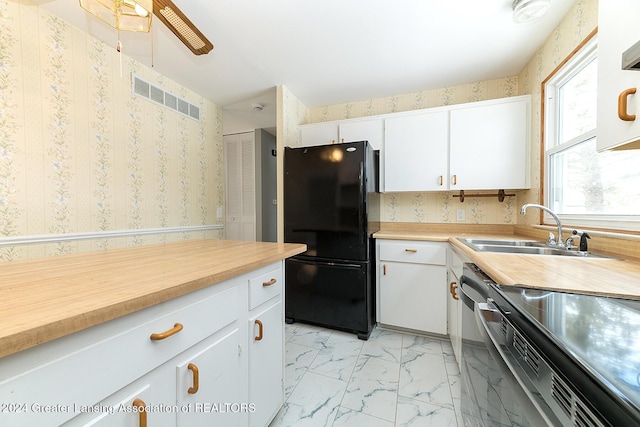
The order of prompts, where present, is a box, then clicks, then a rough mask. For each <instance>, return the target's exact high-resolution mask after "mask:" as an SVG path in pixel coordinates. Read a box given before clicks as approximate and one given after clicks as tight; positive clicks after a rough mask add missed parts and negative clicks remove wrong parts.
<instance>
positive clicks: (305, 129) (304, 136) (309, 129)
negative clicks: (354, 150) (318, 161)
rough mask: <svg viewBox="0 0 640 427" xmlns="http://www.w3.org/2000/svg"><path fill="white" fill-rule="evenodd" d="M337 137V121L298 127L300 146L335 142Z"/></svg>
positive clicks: (337, 140)
mask: <svg viewBox="0 0 640 427" xmlns="http://www.w3.org/2000/svg"><path fill="white" fill-rule="evenodd" d="M337 142H339V139H338V124H337V123H322V124H313V125H307V126H301V127H300V146H301V147H312V146H314V145H325V144H335V143H337Z"/></svg>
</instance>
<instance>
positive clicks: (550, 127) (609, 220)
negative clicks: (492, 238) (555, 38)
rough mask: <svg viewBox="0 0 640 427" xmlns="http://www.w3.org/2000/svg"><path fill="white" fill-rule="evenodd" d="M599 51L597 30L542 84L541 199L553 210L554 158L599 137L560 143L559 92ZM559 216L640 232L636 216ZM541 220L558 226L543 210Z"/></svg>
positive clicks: (599, 226)
mask: <svg viewBox="0 0 640 427" xmlns="http://www.w3.org/2000/svg"><path fill="white" fill-rule="evenodd" d="M597 52H598V50H597V30H594V31H593V32H592V33H591V34H590V35H589V36H588V37H587V38H585V39H584V40H583V41H582V42H581V43H580V44H579V45H578V46H577V47H576V48H575V49H574V50H573V51H572V52H571V53H570V54H569V55H568V56H567V57H566V58H565V59H564V60H563V61H562V62H561V63H560V64H559V65H558V66H557V67H556V68H555V69H554V70H553V71H552V72H551V73H550V74H549V76H547V78H546V79H544V80H543V81H542V83H541V103H542V105H541V118H542V120H541V132H540V136H541V138H540V163H541V171H540V176H541V185H540V193H541V194H540V200H541V201H542V204H544V205H545V206H549V207H552V203H551V202H550V200H549V198H550V196H551V190H550V187H549V186H550V184H551V178H552V176H551V174H552V171H551V161H550V159H551V156H552V155H553V154H556V153H558V152H561V151H563V150H566V149H568V148H571V147H574V146H576V145H578V144H581V143H583V142H586V141H588V140H589V139H591V138H595V137H596V134H597V127H596V128H594V129H592V130H589V131H588V132H585V133H583V134H581V135H579V136H578V137H574V138H573V139H571V140H569V141H567V142H565V143H558V138H559V136H558V120H557V115H558V112H557V110H558V108H557V101H556V99H555V98H557V93H558V91H557V88H558V87H560V86H561V85H562V84H564V83H565V82H566V81H567V80H569V79H570V78H571V77H574V76H575V75H576V74H578V73H579V72H580V71H581V70H582V69H583V68H584V66H585V65H586V64H588V63H590V62H591V61H592V60H593V59H594V58H595V59H597V58H598V55H597ZM550 99H551V101H550ZM549 142H551V144H549ZM547 147H549V148H547ZM558 216H559V217H560V219H561V220H562V223H563V225H571V226H576V227H581V228H590V229H605V230H624V231H640V216H636V215H605V214H589V215H584V214H581V215H576V214H560V213H558ZM540 218H541V224H543V225H555V221H554V220H553V219H552V218H551V216H550V215H549V214H547V213H545V212H542V211H541V213H540Z"/></svg>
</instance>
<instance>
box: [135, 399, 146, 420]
mask: <svg viewBox="0 0 640 427" xmlns="http://www.w3.org/2000/svg"><path fill="white" fill-rule="evenodd" d="M133 406H136V407H137V408H138V424H139V425H140V427H147V410H146V407H147V404H146V403H144V400H142V399H140V398H136V399H135V400H134V401H133Z"/></svg>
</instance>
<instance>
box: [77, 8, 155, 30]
mask: <svg viewBox="0 0 640 427" xmlns="http://www.w3.org/2000/svg"><path fill="white" fill-rule="evenodd" d="M80 7H82V8H83V9H84V10H86V11H87V12H89V13H90V14H92V15H93V16H95V17H97V18H98V19H100V20H101V21H104V22H106V23H107V24H109V25H111V26H112V27H113V28H115V29H117V30H123V31H138V32H146V33H148V32H149V30H151V13H152V12H153V0H80Z"/></svg>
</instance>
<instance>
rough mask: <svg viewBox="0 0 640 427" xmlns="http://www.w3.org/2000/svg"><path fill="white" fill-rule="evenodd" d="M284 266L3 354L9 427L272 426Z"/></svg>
mask: <svg viewBox="0 0 640 427" xmlns="http://www.w3.org/2000/svg"><path fill="white" fill-rule="evenodd" d="M282 265H283V261H282V262H277V263H274V264H271V265H269V266H266V267H263V268H260V269H258V270H255V271H253V272H250V273H246V274H243V275H241V276H238V277H235V278H232V279H229V280H226V281H224V282H221V283H218V284H215V285H212V286H210V287H208V288H205V289H202V290H199V291H195V292H192V293H189V294H186V295H183V296H181V297H177V298H175V299H173V300H170V301H166V302H163V303H160V304H157V305H155V306H152V307H149V308H146V309H144V310H140V311H138V312H134V313H132V314H129V315H126V316H123V317H120V318H117V319H114V320H111V321H109V322H106V323H103V324H101V325H98V326H94V327H92V328H88V329H85V330H83V331H80V332H77V333H74V334H71V335H68V336H65V337H63V338H59V339H56V340H53V341H50V342H47V343H45V344H41V345H39V346H36V347H33V348H30V349H28V350H25V351H22V352H19V353H16V354H12V355H10V356H6V357H4V358H1V359H0V396H1V398H0V400H1V403H3V404H7V405H12V406H10V407H11V408H15V410H13V409H12V410H11V411H2V412H0V426H5V425H6V426H16V427H19V426H35V425H43V426H44V425H65V426H109V427H119V426H126V427H133V426H138V425H149V426H188V427H192V426H211V425H224V426H238V427H244V426H247V425H251V426H266V425H268V424H269V422H270V421H271V420H272V419H273V418H274V417H275V415H276V414H277V412H278V410H279V409H280V407H281V406H282V404H283V403H284V310H283V304H282V289H283V283H282V282H283V273H282ZM250 295H253V298H252V299H250V297H249V296H250ZM251 307H255V308H253V309H251ZM256 321H260V322H261V323H262V325H263V329H262V333H263V336H264V338H263V340H261V341H259V342H256V343H254V342H253V340H254V334H253V332H254V328H252V327H249V325H251V324H256ZM8 407H9V406H8ZM139 408H145V409H146V410H145V411H141V410H140V409H139ZM145 422H146V423H147V424H145Z"/></svg>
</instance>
